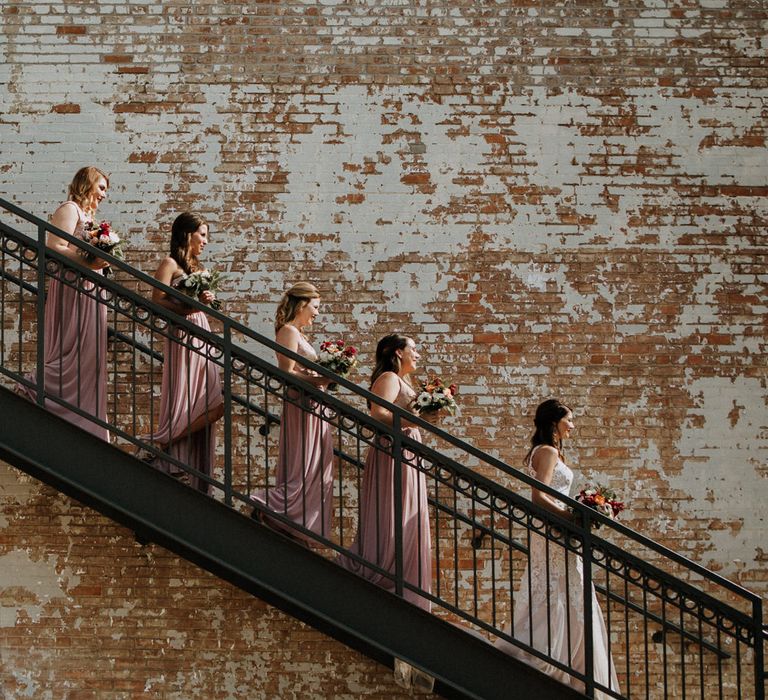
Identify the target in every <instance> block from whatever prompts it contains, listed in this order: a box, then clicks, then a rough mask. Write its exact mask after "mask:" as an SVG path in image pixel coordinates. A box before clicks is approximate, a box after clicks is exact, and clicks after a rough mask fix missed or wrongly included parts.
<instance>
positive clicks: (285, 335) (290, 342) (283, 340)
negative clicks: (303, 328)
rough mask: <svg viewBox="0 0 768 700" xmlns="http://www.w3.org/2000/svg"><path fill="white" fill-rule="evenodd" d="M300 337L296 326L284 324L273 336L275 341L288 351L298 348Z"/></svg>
mask: <svg viewBox="0 0 768 700" xmlns="http://www.w3.org/2000/svg"><path fill="white" fill-rule="evenodd" d="M300 336H301V333H300V332H299V329H298V328H296V326H292V325H291V324H290V323H286V324H285V325H284V326H281V327H280V330H278V331H277V333H276V334H275V340H276V341H277V342H278V343H280V345H284V346H285V347H286V348H288V349H289V350H295V349H296V348H297V347H298V346H299V338H300Z"/></svg>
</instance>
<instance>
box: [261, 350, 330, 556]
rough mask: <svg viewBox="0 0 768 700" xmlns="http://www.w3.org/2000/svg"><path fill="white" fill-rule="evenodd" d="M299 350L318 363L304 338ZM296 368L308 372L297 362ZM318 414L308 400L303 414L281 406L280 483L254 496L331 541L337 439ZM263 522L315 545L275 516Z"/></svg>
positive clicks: (288, 405)
mask: <svg viewBox="0 0 768 700" xmlns="http://www.w3.org/2000/svg"><path fill="white" fill-rule="evenodd" d="M297 352H298V354H299V355H301V356H302V357H306V358H307V359H308V360H311V361H313V362H315V361H317V354H316V353H315V351H314V349H313V348H312V346H311V345H310V344H309V342H308V341H307V340H306V339H305V338H304V337H303V336H300V338H299V347H298V348H297ZM296 369H297V370H298V371H299V372H303V373H305V374H309V373H310V371H309V370H306V369H304V368H303V367H302V366H301V365H299V364H298V363H297V364H296ZM292 397H293V398H295V399H298V398H299V394H298V392H293V393H292ZM319 410H320V406H319V405H318V404H317V403H316V402H314V401H311V400H305V402H304V410H302V407H301V406H297V405H295V404H294V403H291V402H290V401H284V402H283V414H282V418H281V420H280V441H279V454H278V458H277V467H276V483H275V486H272V487H269V488H266V489H262V490H260V491H258V492H257V493H255V494H254V495H253V496H251V498H252V500H254V501H256V502H258V503H260V504H261V505H263V506H265V507H266V508H269V509H270V510H273V511H275V512H277V513H280V514H281V515H284V516H285V517H287V518H289V519H290V520H292V521H293V522H295V523H298V524H299V525H302V526H303V527H305V528H306V529H307V530H310V531H311V532H314V533H317V534H318V535H321V536H323V537H326V538H329V537H330V534H331V513H332V511H333V478H334V477H333V437H332V435H331V430H330V426H329V425H328V423H327V422H326V421H324V420H322V419H321V418H320V416H319V414H318V411H319ZM264 519H265V521H266V522H267V523H268V524H269V526H270V527H274V528H276V529H279V530H282V531H284V532H286V533H287V534H289V535H291V536H292V537H294V538H296V539H298V540H300V541H302V542H316V540H314V539H313V538H312V537H309V536H307V535H305V534H304V533H302V532H300V531H298V530H294V529H293V528H289V527H287V526H286V525H285V524H284V523H281V522H280V521H278V520H276V519H274V518H269V517H268V516H265V517H264Z"/></svg>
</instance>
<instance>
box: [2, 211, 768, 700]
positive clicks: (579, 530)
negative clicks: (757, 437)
mask: <svg viewBox="0 0 768 700" xmlns="http://www.w3.org/2000/svg"><path fill="white" fill-rule="evenodd" d="M0 207H2V209H4V210H5V212H6V215H5V219H7V220H12V221H13V225H11V224H10V223H8V222H7V221H6V220H0V262H1V263H2V281H1V283H0V373H1V374H2V381H3V382H4V383H6V385H8V386H15V387H18V389H19V390H20V391H25V392H26V393H27V394H28V396H29V397H30V398H31V399H33V400H35V401H37V402H38V403H39V404H41V405H45V406H47V407H48V408H50V409H51V410H55V411H58V412H61V414H62V415H64V416H65V417H67V418H68V419H70V420H73V421H75V422H79V424H81V426H82V427H84V428H85V429H89V430H92V431H98V430H101V431H108V432H109V434H110V436H111V439H112V442H113V444H114V445H115V446H116V447H118V448H121V449H126V450H137V449H138V450H142V451H143V452H142V453H141V455H142V456H144V457H145V458H146V459H147V460H148V461H150V462H152V463H153V464H154V465H155V466H157V467H159V468H162V469H164V470H165V471H168V472H169V473H171V474H173V475H175V476H177V477H181V478H184V479H188V480H190V481H191V483H192V485H194V486H196V487H198V488H200V489H201V490H203V491H206V492H207V493H209V495H211V496H212V497H214V498H218V499H221V500H222V501H223V502H225V503H226V504H228V505H229V506H231V507H232V508H234V509H237V510H239V511H241V512H242V513H243V514H244V515H245V516H250V515H251V513H252V512H255V513H256V515H258V517H259V518H261V520H262V521H263V522H265V523H266V524H269V525H270V526H271V527H275V528H277V529H280V530H281V531H283V532H284V533H285V534H286V535H288V536H290V537H294V538H296V539H299V540H300V541H302V542H303V543H304V544H307V545H308V546H311V547H313V549H315V550H316V551H317V553H318V554H319V555H321V556H327V557H332V558H338V559H339V560H340V561H341V562H343V564H344V565H345V566H347V567H349V568H352V569H353V570H356V571H358V572H360V573H361V574H362V575H365V576H366V577H367V578H370V579H371V580H373V581H375V582H376V583H378V584H379V585H381V586H384V587H386V588H389V589H391V590H392V591H393V593H395V594H396V595H400V596H403V597H405V598H406V599H408V600H410V601H412V602H414V603H415V604H417V605H420V606H422V607H424V608H431V609H432V611H433V612H434V614H436V615H440V616H441V617H444V618H445V619H447V620H449V621H451V622H454V623H455V624H457V625H460V626H462V627H464V628H466V629H467V631H468V633H472V634H475V635H481V636H483V637H484V638H486V639H487V640H488V641H489V642H491V643H496V644H499V645H500V646H502V647H503V648H506V649H507V650H509V651H510V652H511V653H513V654H514V655H516V656H518V657H521V658H524V659H525V660H526V661H528V662H529V663H532V664H535V665H537V666H538V667H540V668H541V669H542V670H544V671H545V672H547V673H550V674H553V675H555V676H556V677H558V678H561V679H562V680H563V681H564V682H568V683H571V684H574V685H576V686H577V687H580V688H583V689H584V691H585V692H586V694H587V695H589V696H592V697H615V698H641V697H644V698H651V697H652V698H656V697H664V698H689V697H690V698H712V697H718V698H730V697H734V698H757V699H758V700H762V699H763V698H764V682H765V675H764V670H763V669H764V657H763V648H764V644H763V640H764V633H763V628H762V602H761V599H760V597H759V596H756V595H754V594H753V593H751V592H749V591H747V590H745V589H743V588H742V587H740V586H738V585H736V584H734V583H732V582H730V581H728V580H726V579H724V578H722V577H720V576H718V575H716V574H714V573H712V572H710V571H708V570H706V569H705V568H703V567H701V566H699V565H697V564H695V563H693V562H690V561H688V560H687V559H685V558H684V557H681V556H679V555H677V554H676V553H674V552H672V551H670V550H668V549H666V548H664V547H663V546H661V545H659V544H657V543H655V542H653V541H652V540H651V539H649V538H646V537H644V536H642V535H640V534H639V533H637V532H635V531H633V530H631V529H629V528H627V527H625V526H623V525H622V524H621V523H617V522H614V521H611V520H609V519H607V518H605V517H604V516H602V515H600V514H598V513H596V512H595V511H593V510H591V509H589V508H586V507H584V506H582V505H581V504H579V503H577V502H575V501H573V500H572V499H570V498H568V497H565V496H563V495H562V494H560V493H558V492H557V491H556V490H554V489H552V488H550V487H548V486H545V485H543V484H540V483H539V482H537V481H536V480H535V479H533V478H532V477H531V476H530V475H528V474H526V473H524V472H522V471H519V470H516V469H514V468H512V467H510V466H509V465H507V464H505V463H504V462H502V461H500V460H498V459H495V458H493V457H491V456H490V455H487V454H485V453H483V452H482V451H480V450H478V449H476V448H474V447H473V446H471V445H469V444H467V443H466V442H464V441H462V440H460V439H459V438H457V437H455V436H454V435H451V434H449V433H447V432H445V431H443V430H441V429H440V428H438V427H435V426H433V425H431V424H429V423H426V422H425V421H423V420H421V419H419V418H418V417H415V416H414V415H413V414H411V413H410V412H409V411H407V410H405V409H404V408H402V407H401V406H399V405H396V404H390V403H388V402H386V401H383V400H382V399H380V398H379V397H377V396H375V395H373V394H371V393H369V392H368V391H366V390H364V389H362V388H361V387H359V386H357V385H355V384H353V383H351V382H349V381H347V380H345V379H340V378H337V377H333V378H334V381H336V382H338V384H339V385H340V386H341V387H342V388H343V389H344V390H345V391H346V392H347V393H346V394H345V398H344V399H342V398H341V397H340V396H339V395H338V394H334V393H330V392H326V391H323V390H321V389H318V388H316V387H314V386H312V385H311V384H309V383H308V382H305V381H303V380H302V379H301V378H299V377H297V376H296V375H294V374H289V373H286V372H284V371H282V370H281V369H280V368H279V367H278V366H277V365H276V364H275V362H274V360H273V357H274V353H275V352H276V351H280V352H281V353H282V354H284V355H286V356H288V357H290V358H292V359H293V360H295V361H296V362H298V363H300V364H301V365H303V366H304V367H306V368H307V369H308V370H310V371H312V372H315V373H317V374H319V375H324V376H329V377H330V376H332V375H330V373H329V372H327V370H325V369H324V368H322V367H320V366H319V365H316V364H314V363H312V362H309V361H308V360H307V359H306V358H304V357H302V356H300V355H297V354H295V353H292V352H290V351H288V350H287V349H285V348H283V347H281V346H278V345H277V344H276V343H275V342H274V341H273V340H271V339H269V338H266V337H263V336H261V335H259V334H258V333H255V332H253V331H252V330H250V329H248V328H246V327H245V326H243V325H242V324H239V323H237V322H236V321H234V320H233V319H230V318H228V317H227V316H226V315H223V314H221V313H218V312H215V311H212V310H211V309H210V308H207V307H205V306H203V305H201V304H200V303H199V302H197V301H196V300H194V299H189V298H187V297H185V296H184V295H183V294H181V293H180V292H179V291H178V290H176V289H172V288H170V287H165V286H164V285H160V284H159V283H158V282H157V281H156V280H154V279H153V278H152V277H149V276H148V275H146V274H144V273H142V272H140V271H138V270H136V269H134V268H132V267H131V266H129V265H127V264H125V263H124V262H122V261H119V260H116V259H113V258H108V259H109V261H110V263H111V265H112V268H113V269H114V271H115V274H114V275H113V276H111V277H104V276H102V275H101V274H100V273H98V272H95V271H93V270H91V269H90V268H88V267H87V266H83V265H81V264H80V263H78V262H73V261H71V260H69V259H67V258H65V257H63V256H61V255H60V254H58V253H56V252H55V251H53V250H51V249H49V248H47V247H46V245H45V238H46V234H47V232H49V231H50V232H53V233H55V234H56V235H59V236H61V237H62V238H64V239H65V240H67V241H69V244H70V246H73V247H76V248H81V249H85V248H84V244H83V243H82V242H81V241H79V240H77V239H76V238H73V237H71V236H68V235H67V234H65V233H64V232H63V231H60V230H58V229H55V227H52V226H51V225H50V224H48V223H46V222H45V221H43V220H41V219H39V218H37V217H34V216H32V215H31V214H28V213H27V212H25V211H23V210H22V209H20V208H18V207H16V206H15V205H13V204H12V203H10V202H6V201H4V200H0ZM24 227H30V228H31V230H30V231H28V232H27V233H24V232H23V231H22V230H21V229H23V228H24ZM105 257H107V256H105ZM46 285H48V287H49V289H48V298H46V295H45V294H41V293H40V290H43V289H45V288H46ZM139 286H143V287H144V288H145V291H149V290H151V289H152V288H153V287H155V288H160V289H162V290H163V291H164V292H165V293H166V294H168V295H169V296H170V297H172V298H175V299H177V300H178V301H181V302H184V303H186V304H187V306H188V307H189V310H190V311H191V312H192V313H190V314H189V315H187V316H182V315H178V314H176V313H173V312H171V311H168V310H167V309H166V308H164V307H163V306H160V305H158V304H155V303H153V302H152V301H151V300H150V299H149V298H148V297H147V296H145V295H144V294H142V293H139V291H138V288H139ZM51 287H55V289H56V291H55V293H54V295H53V296H54V297H55V298H56V299H61V298H62V295H63V294H68V295H69V296H68V297H67V298H68V299H69V300H70V301H71V300H72V299H76V300H79V301H77V303H78V304H79V303H81V302H82V304H83V306H82V308H80V307H79V306H78V307H77V310H76V311H75V312H74V313H73V312H71V311H68V310H67V309H62V308H59V309H58V310H54V308H53V306H52V305H53V302H52V301H51V298H52V297H51V293H50V289H51ZM62 290H66V291H62ZM58 303H60V304H61V303H62V302H61V301H59V302H58ZM46 304H48V308H47V310H46ZM86 307H87V308H86ZM46 313H48V314H53V313H57V314H59V316H61V317H63V318H64V319H65V320H66V322H67V323H69V324H75V323H77V324H79V325H78V328H80V327H81V326H82V333H80V334H76V337H75V338H74V339H73V338H72V337H69V338H68V339H62V337H59V336H57V337H56V338H54V339H52V338H50V337H48V338H46V327H47V324H46ZM94 313H95V314H96V316H95V317H94V316H93V314H94ZM78 314H79V315H78ZM89 314H90V315H89ZM99 314H101V315H102V316H99ZM203 314H204V315H205V318H209V319H211V322H212V324H213V329H212V330H211V329H208V328H207V327H206V325H207V322H203V321H202V320H201V317H202V316H203ZM104 315H105V316H106V318H102V317H103V316H104ZM94 318H95V319H96V320H94ZM89 319H90V320H89ZM98 319H101V320H98ZM89 324H91V325H89ZM99 324H101V325H99ZM96 326H98V328H99V329H102V328H103V329H105V331H104V332H102V331H101V330H99V331H97V332H94V328H95V327H96ZM53 327H54V326H53V325H52V324H51V328H53ZM52 332H59V333H61V331H60V330H59V331H55V330H54V331H52ZM91 337H92V338H96V339H97V341H98V342H97V344H98V347H97V348H93V347H91V346H87V347H86V345H85V341H84V340H83V339H85V338H91ZM65 340H66V341H67V342H69V343H70V347H69V352H70V353H74V356H75V357H77V358H86V359H87V361H86V360H85V359H84V360H82V362H81V364H77V362H75V363H74V365H72V366H74V368H75V369H74V370H72V371H73V372H74V376H70V377H69V381H70V385H69V386H68V388H67V389H66V390H65V387H64V386H63V380H62V379H61V377H60V376H59V375H57V372H56V371H55V370H56V366H57V364H56V363H57V362H58V366H59V367H60V368H62V367H63V366H64V364H65V362H70V363H71V361H72V357H71V356H67V357H65V354H66V353H65V348H64V345H65ZM73 343H74V345H72V344H73ZM246 347H252V348H253V347H255V348H256V350H247V349H246ZM46 353H47V355H46ZM42 358H45V361H41V359H42ZM94 363H95V365H94ZM174 363H175V364H174ZM171 365H173V367H176V368H177V369H178V368H179V367H181V368H182V369H181V370H180V371H175V370H173V368H172V367H171ZM94 366H96V367H97V369H98V371H99V372H101V371H104V372H105V374H106V376H105V378H104V379H103V381H102V383H101V384H100V385H99V386H100V387H101V389H100V392H101V394H102V395H98V394H99V392H96V394H97V395H96V403H98V401H101V400H103V399H104V398H106V402H105V404H104V405H105V406H106V410H105V411H104V412H102V413H98V411H96V412H94V410H92V408H89V406H91V405H93V404H94V401H90V399H91V398H93V397H92V396H91V394H92V393H93V392H90V389H89V388H88V387H89V385H88V382H89V381H91V379H92V377H93V373H94V369H93V368H94ZM164 372H165V379H164V378H163V377H164ZM174 372H175V373H174ZM185 372H186V374H184V373H185ZM62 374H63V372H62ZM52 377H53V379H52ZM164 382H165V383H164ZM174 382H175V385H174ZM195 382H198V384H197V385H196V386H193V384H194V383H195ZM200 382H202V383H203V385H204V386H203V387H201V386H200V384H199V383H200ZM73 387H74V388H73ZM219 387H220V388H219ZM89 392H90V393H89ZM171 395H173V396H175V403H174V402H171V403H173V405H171V406H170V407H169V400H168V399H169V396H171ZM164 400H165V403H164ZM89 401H90V403H89ZM366 402H371V403H378V404H381V405H383V406H384V407H385V408H387V409H389V410H390V411H391V412H392V415H393V424H392V425H391V426H387V425H384V424H382V423H380V422H378V421H376V420H374V419H372V418H371V416H370V415H369V414H368V412H367V411H366V410H365V403H366ZM203 416H205V418H202V417H203ZM164 421H165V423H169V422H170V424H171V426H172V427H171V428H170V429H169V430H168V431H166V433H165V434H162V430H161V423H163V422H164ZM278 425H279V426H280V431H279V432H280V433H281V434H282V433H283V432H284V435H283V444H282V446H281V437H280V434H278V431H276V430H270V427H271V426H278ZM416 429H418V432H417V431H416ZM318 431H320V432H321V433H322V435H321V437H320V438H318V435H317V434H316V433H317V432H318ZM420 435H421V436H423V438H424V440H425V442H421V441H420ZM289 447H290V449H288V448H289ZM281 450H282V452H283V454H282V457H281ZM291 450H292V457H291V459H293V460H294V461H296V460H298V462H300V463H303V464H306V463H310V462H313V461H315V462H318V460H319V462H322V465H323V466H322V468H321V469H320V474H319V476H318V473H317V472H314V473H311V474H310V473H305V472H303V471H302V472H301V473H302V474H304V478H305V479H306V481H305V483H303V484H302V487H301V488H300V489H299V495H298V499H299V500H298V501H297V500H296V494H295V493H294V494H292V495H291V496H290V497H289V496H288V495H287V492H286V489H285V488H281V485H283V483H282V482H283V481H284V479H283V474H282V473H281V471H280V470H281V469H283V470H284V469H286V468H290V467H286V460H287V459H288V458H286V454H288V453H289V452H291ZM329 455H330V457H329ZM289 456H290V455H289ZM329 460H330V461H329ZM288 461H290V460H289V459H288ZM319 462H318V463H319ZM328 465H330V466H328ZM387 470H389V471H387ZM377 477H378V480H377ZM318 479H319V486H318V483H317V480H318ZM329 479H330V482H329V481H328V480H329ZM310 482H311V483H310ZM502 483H503V484H508V485H511V487H510V488H507V487H505V486H504V485H502ZM532 486H535V487H536V488H539V489H541V490H542V491H544V492H545V493H548V494H550V495H551V496H554V497H556V498H559V499H560V500H561V501H563V502H564V503H565V504H566V505H568V506H569V507H571V508H572V509H573V510H574V512H575V513H576V517H575V518H574V520H573V521H570V520H564V519H562V518H559V517H558V516H556V515H554V514H552V513H550V512H549V511H546V510H543V509H541V508H539V507H537V506H536V505H535V504H533V503H532V502H531V501H530V499H529V498H527V496H526V495H521V493H525V494H527V493H528V490H529V489H530V488H531V487H532ZM517 491H520V492H521V493H518V492H517ZM270 494H277V496H275V497H273V498H270ZM313 499H314V500H313ZM289 500H290V501H291V502H292V505H290V507H289ZM309 501H312V503H310V502H309ZM296 503H299V504H300V507H299V508H298V510H297V508H296V507H295V506H296ZM292 508H293V510H291V509H292ZM289 511H290V512H289ZM297 513H298V515H297ZM318 513H319V515H318ZM366 523H367V525H365V524H366ZM598 526H599V527H600V528H602V529H601V530H600V533H599V534H598V533H596V532H595V529H596V528H597V527H598ZM365 527H367V528H368V529H367V530H366V531H365V532H364V533H363V536H362V539H363V540H365V542H361V541H357V542H356V540H355V538H356V535H357V534H358V533H359V532H360V531H361V529H365ZM601 535H603V536H601ZM609 538H610V539H609ZM390 545H391V546H390ZM385 550H386V551H385ZM390 550H391V551H390ZM593 590H594V592H595V594H594V597H593V593H592V591H593ZM530 599H535V600H538V601H542V600H544V601H546V604H545V605H544V606H543V607H542V606H541V605H539V606H538V607H537V608H536V610H538V612H539V613H540V612H541V611H542V610H544V613H545V614H544V617H543V618H541V617H540V618H539V619H538V620H534V619H533V616H534V612H533V607H534V606H532V607H530V608H527V607H526V601H527V600H530ZM526 610H527V611H528V612H527V614H523V612H521V611H526ZM558 620H560V622H558ZM563 620H565V622H564V627H563V622H562V621H563ZM556 625H559V627H558V628H557V629H555V627H556ZM534 628H535V629H537V630H538V632H537V634H536V635H533V634H532V633H531V631H530V630H531V629H534ZM563 630H564V634H565V639H564V638H563ZM582 630H583V635H582ZM582 637H583V638H582ZM577 642H578V643H577ZM603 645H605V647H606V648H605V649H603V648H602V646H603ZM614 674H615V676H614Z"/></svg>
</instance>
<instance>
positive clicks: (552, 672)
mask: <svg viewBox="0 0 768 700" xmlns="http://www.w3.org/2000/svg"><path fill="white" fill-rule="evenodd" d="M531 457H533V454H531ZM528 469H529V472H530V474H531V476H534V477H535V476H536V473H535V472H534V471H533V469H532V468H531V467H530V461H529V467H528ZM572 481H573V472H572V471H571V469H570V468H569V467H568V465H566V464H565V462H563V461H562V460H558V461H557V464H555V469H554V472H553V474H552V481H551V483H550V486H551V487H552V488H553V489H555V490H557V491H559V492H560V493H562V494H563V495H566V496H567V495H568V492H569V491H570V488H571V482H572ZM566 569H567V573H566ZM583 570H584V565H583V561H582V559H581V557H579V556H577V555H575V554H573V553H569V554H568V555H567V563H566V555H565V552H564V548H563V547H562V546H561V545H559V544H558V543H557V542H550V543H549V548H547V541H546V539H545V538H544V537H542V536H541V535H537V534H531V544H530V554H529V564H528V566H527V567H526V569H525V571H524V572H523V577H522V579H521V583H520V590H519V591H518V594H517V597H516V598H515V612H514V617H513V620H514V622H513V625H512V626H508V627H507V629H506V630H505V631H506V633H507V634H509V635H510V636H512V637H514V638H515V639H518V640H520V641H521V642H523V643H524V644H528V645H530V646H532V647H533V648H534V649H536V650H537V651H540V652H542V653H543V654H546V655H548V656H550V657H552V658H553V659H556V660H557V661H560V662H561V663H563V664H565V665H566V666H570V667H571V668H574V669H576V670H577V671H581V672H582V673H583V672H584V669H585V667H586V661H585V658H584V653H585V652H584V584H583V580H584V579H583V578H582V575H583ZM547 578H549V586H547ZM529 581H530V587H531V591H530V594H529V591H528V586H529ZM592 638H593V642H592V646H593V659H594V663H593V668H594V674H595V680H596V681H598V682H599V683H601V684H603V685H604V686H607V687H609V688H610V689H611V690H614V691H616V692H617V693H618V692H620V689H619V681H618V679H617V677H616V666H615V665H614V663H613V659H612V658H611V652H610V647H609V645H608V633H607V631H606V628H605V621H604V620H603V614H602V612H601V611H600V605H599V604H598V601H597V596H596V595H595V587H594V586H592ZM569 640H570V645H569ZM496 646H497V647H498V648H499V649H501V650H502V651H504V652H506V653H507V654H510V655H512V656H515V657H516V658H519V659H521V660H523V661H525V662H526V663H528V664H530V665H532V666H534V667H535V668H537V669H539V670H540V671H542V672H543V673H546V674H547V675H549V676H551V677H552V678H555V679H556V680H558V681H560V682H561V683H564V684H565V685H570V686H572V687H574V688H576V689H577V690H579V691H581V692H584V684H583V683H582V682H581V681H578V680H576V679H575V678H573V677H572V676H570V675H569V674H568V673H566V672H565V671H560V670H559V669H557V668H555V667H554V666H552V665H551V664H549V663H547V662H546V661H543V660H541V659H539V658H537V657H535V656H532V655H531V654H528V653H526V652H525V651H523V650H522V649H520V648H519V647H517V646H515V645H513V644H510V643H509V642H507V641H505V640H503V639H500V640H498V641H497V642H496ZM595 697H596V698H598V699H601V700H602V699H605V700H607V699H608V698H609V697H610V696H608V695H606V694H605V693H601V692H599V691H597V692H596V693H595Z"/></svg>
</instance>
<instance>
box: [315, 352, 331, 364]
mask: <svg viewBox="0 0 768 700" xmlns="http://www.w3.org/2000/svg"><path fill="white" fill-rule="evenodd" d="M318 359H319V360H320V362H329V361H330V359H331V353H329V352H328V351H327V350H321V351H320V355H319V356H318Z"/></svg>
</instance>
